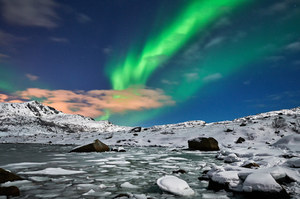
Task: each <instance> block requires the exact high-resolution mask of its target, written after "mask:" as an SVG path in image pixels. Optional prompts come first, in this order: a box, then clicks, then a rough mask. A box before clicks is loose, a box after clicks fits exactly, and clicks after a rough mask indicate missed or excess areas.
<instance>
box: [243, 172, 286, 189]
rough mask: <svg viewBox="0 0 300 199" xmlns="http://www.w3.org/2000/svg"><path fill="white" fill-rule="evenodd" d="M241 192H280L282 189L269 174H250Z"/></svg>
mask: <svg viewBox="0 0 300 199" xmlns="http://www.w3.org/2000/svg"><path fill="white" fill-rule="evenodd" d="M243 191H245V192H254V191H258V192H280V191H282V187H281V186H280V185H279V184H278V183H277V182H276V181H275V179H274V178H273V177H272V176H271V174H270V173H259V172H257V173H252V174H250V175H248V176H247V178H246V180H245V182H244V184H243Z"/></svg>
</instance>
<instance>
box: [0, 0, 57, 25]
mask: <svg viewBox="0 0 300 199" xmlns="http://www.w3.org/2000/svg"><path fill="white" fill-rule="evenodd" d="M1 3H2V13H1V14H2V17H3V18H4V19H5V21H6V22H7V23H10V24H14V25H20V26H38V27H44V28H55V27H57V26H58V25H57V20H58V19H59V17H58V15H57V14H56V12H55V8H56V7H58V4H57V3H55V2H54V1H52V0H2V1H1Z"/></svg>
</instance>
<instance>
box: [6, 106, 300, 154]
mask: <svg viewBox="0 0 300 199" xmlns="http://www.w3.org/2000/svg"><path fill="white" fill-rule="evenodd" d="M130 129H132V128H131V127H122V126H117V125H113V124H111V123H109V122H108V121H94V120H93V119H92V118H88V117H83V116H80V115H70V114H64V113H62V112H60V111H57V110H55V109H54V108H51V107H48V106H44V105H42V104H40V103H38V102H36V101H31V102H26V103H1V104H0V143H3V142H8V143H15V142H19V143H52V144H79V145H80V144H85V143H89V142H91V141H93V140H94V139H96V138H98V139H100V140H102V141H103V142H105V143H107V144H109V145H131V146H169V147H187V141H188V140H189V139H191V138H195V137H199V136H204V137H214V138H215V139H217V140H218V141H219V145H220V147H226V148H228V147H231V146H233V145H235V141H236V140H237V139H238V138H239V137H243V138H244V139H245V140H246V142H245V143H247V144H248V145H249V146H251V145H254V144H255V145H256V144H264V145H265V144H266V143H269V144H273V143H275V142H276V141H278V140H280V139H282V138H283V137H287V136H289V135H299V133H300V108H294V109H288V110H280V111H273V112H268V113H262V114H258V115H254V116H247V117H243V118H239V119H235V120H234V121H223V122H216V123H208V124H207V123H205V122H204V121H201V120H198V121H189V122H183V123H178V124H167V125H159V126H153V127H149V128H141V131H140V132H135V131H130ZM290 147H292V146H290Z"/></svg>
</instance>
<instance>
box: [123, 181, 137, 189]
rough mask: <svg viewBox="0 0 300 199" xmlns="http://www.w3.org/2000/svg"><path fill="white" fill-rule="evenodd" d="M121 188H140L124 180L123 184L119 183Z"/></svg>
mask: <svg viewBox="0 0 300 199" xmlns="http://www.w3.org/2000/svg"><path fill="white" fill-rule="evenodd" d="M121 187H122V188H128V189H138V188H140V187H139V186H136V185H133V184H131V183H130V182H124V183H123V184H121Z"/></svg>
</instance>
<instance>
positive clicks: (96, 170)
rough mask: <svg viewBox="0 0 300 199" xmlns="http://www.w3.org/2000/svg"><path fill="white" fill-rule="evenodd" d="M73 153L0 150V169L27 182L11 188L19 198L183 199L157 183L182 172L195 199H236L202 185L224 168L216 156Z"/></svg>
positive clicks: (40, 148) (159, 151)
mask: <svg viewBox="0 0 300 199" xmlns="http://www.w3.org/2000/svg"><path fill="white" fill-rule="evenodd" d="M72 148H74V146H57V145H39V144H0V167H1V168H5V169H8V170H10V171H12V172H14V173H19V175H20V176H22V177H24V179H26V181H19V182H18V181H17V182H13V183H11V185H16V186H18V187H19V188H20V190H21V196H20V197H16V198H30V199H35V198H55V199H60V198H64V199H73V198H87V199H88V198H114V197H115V196H117V195H118V194H125V193H128V194H129V195H131V198H168V199H171V198H182V197H179V196H174V195H172V194H168V193H163V192H162V191H160V190H159V188H158V186H157V185H156V180H157V179H158V178H160V177H162V176H164V175H172V171H176V170H178V169H184V170H185V171H187V173H186V174H173V175H176V176H177V177H179V178H181V179H183V180H185V181H187V183H188V184H189V185H190V187H191V188H192V189H193V190H194V191H195V192H196V195H195V196H194V197H191V198H228V197H229V198H232V197H231V196H230V195H228V194H229V193H226V192H218V193H215V192H213V191H210V190H207V189H206V187H207V185H208V183H207V182H205V181H199V180H198V177H199V176H200V175H201V173H202V169H203V166H205V164H207V163H216V164H220V162H218V161H217V160H216V159H215V158H214V156H215V153H203V152H191V151H185V150H179V151H172V150H171V149H170V148H158V147H137V148H133V147H131V148H126V150H127V152H122V153H120V152H119V153H118V152H105V153H68V151H70V150H71V149H72ZM44 169H47V170H44ZM62 169H64V170H62ZM66 170H67V171H66ZM35 171H39V172H38V173H36V172H35ZM42 171H44V172H42ZM45 171H47V172H45ZM69 171H72V172H73V171H74V173H68V172H69ZM76 172H78V173H76ZM129 183H130V184H129ZM91 190H92V191H91ZM93 191H94V192H93Z"/></svg>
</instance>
